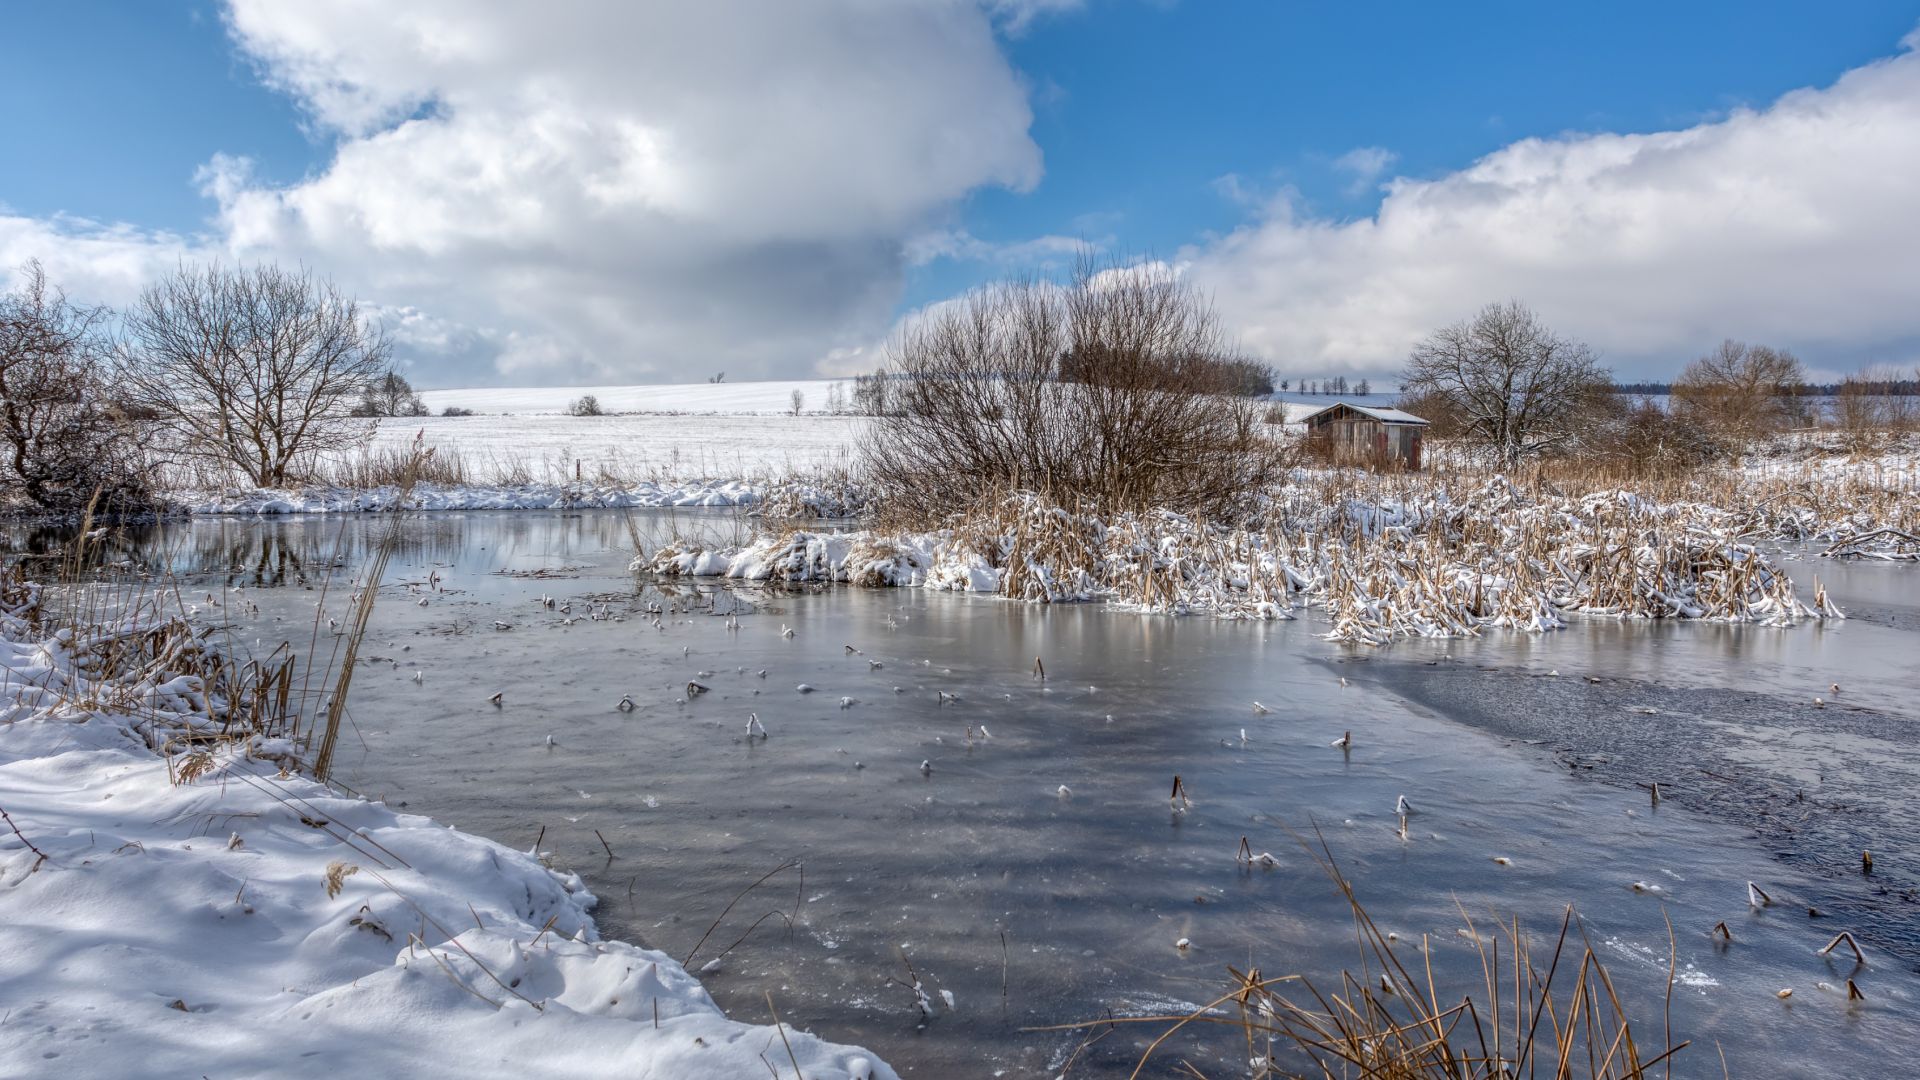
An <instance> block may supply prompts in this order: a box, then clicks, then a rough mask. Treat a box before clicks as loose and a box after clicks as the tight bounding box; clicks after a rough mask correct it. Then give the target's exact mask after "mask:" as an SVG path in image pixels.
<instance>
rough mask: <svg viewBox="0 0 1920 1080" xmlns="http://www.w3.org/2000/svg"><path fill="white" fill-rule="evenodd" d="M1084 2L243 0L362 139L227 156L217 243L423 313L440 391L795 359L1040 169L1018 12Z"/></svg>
mask: <svg viewBox="0 0 1920 1080" xmlns="http://www.w3.org/2000/svg"><path fill="white" fill-rule="evenodd" d="M1058 6H1060V4H1058V3H1050V2H1047V0H1027V2H997V3H993V4H990V5H983V4H982V3H980V2H978V0H907V2H881V0H813V2H809V3H804V4H796V3H792V2H790V0H703V2H701V3H698V4H667V3H613V2H607V0H550V2H548V3H543V4H539V5H533V6H529V5H526V4H521V3H512V2H508V0H310V2H307V3H302V4H285V3H279V2H275V0H230V3H229V5H228V8H227V11H226V18H227V24H228V27H229V30H230V32H231V34H232V36H233V38H234V40H235V41H236V42H237V43H238V44H239V46H240V48H241V49H242V51H243V52H244V53H245V54H246V55H248V56H249V57H251V58H252V59H253V60H254V61H255V63H256V65H257V67H258V69H259V71H260V72H261V74H262V77H263V78H265V79H266V80H267V81H268V82H269V83H270V84H272V85H274V86H277V87H279V88H280V89H282V90H284V91H285V92H286V93H288V94H289V95H291V96H292V97H293V98H294V99H295V100H296V101H297V102H299V103H300V105H301V106H302V108H303V109H304V110H305V111H306V113H307V116H308V122H309V124H310V125H311V127H312V128H313V129H314V131H315V132H316V133H317V134H320V135H323V136H325V137H329V138H332V139H334V140H335V142H336V149H335V153H334V156H333V158H332V160H331V162H329V164H328V165H327V166H326V168H325V169H324V170H323V171H321V172H319V173H318V174H317V175H314V176H311V177H309V178H307V179H305V180H303V181H302V182H300V183H297V184H294V185H291V186H288V187H284V188H275V187H269V186H266V185H263V184H261V183H259V182H258V181H256V180H255V179H254V178H253V177H252V176H251V174H250V173H249V171H248V168H247V163H246V162H245V161H242V160H236V159H231V158H216V159H215V160H214V161H212V162H210V163H209V164H208V166H207V168H206V170H205V171H204V173H203V175H202V177H201V180H202V183H203V185H204V188H205V190H206V192H207V193H208V195H209V196H210V197H211V198H213V199H214V200H215V201H216V203H217V205H218V208H219V209H218V215H217V218H216V219H215V222H214V231H213V233H212V238H211V239H210V240H207V241H205V242H203V243H202V244H201V245H200V246H202V247H205V248H207V249H208V250H212V251H215V252H219V253H223V254H225V255H226V257H228V258H229V259H241V260H248V261H250V260H253V259H256V258H258V259H278V260H280V261H282V262H290V261H294V260H302V261H305V262H308V263H309V264H312V265H314V266H316V267H317V268H319V269H320V270H322V271H323V272H325V273H328V274H330V275H332V276H333V277H334V278H335V279H336V280H338V281H340V282H341V283H342V284H343V285H345V286H347V287H349V288H351V289H353V290H354V291H356V292H357V293H358V294H359V295H360V297H361V298H362V299H363V300H368V301H370V302H371V303H373V304H375V305H377V306H381V307H383V308H392V309H394V310H399V309H402V308H405V309H408V310H410V311H411V312H412V313H413V314H412V315H411V316H410V317H409V321H405V322H403V323H401V324H399V325H397V326H396V327H395V329H396V334H397V336H398V337H399V339H400V341H401V343H402V345H403V346H404V347H406V348H407V349H408V350H409V351H410V352H411V353H412V355H413V360H414V364H415V368H416V371H417V372H419V373H420V374H421V376H422V379H423V381H426V382H440V383H445V382H460V381H496V382H498V381H502V380H510V381H516V382H517V381H531V382H548V383H558V382H570V381H586V382H609V381H625V380H636V381H651V380H660V379H669V380H670V379H676V378H685V377H688V376H689V375H704V374H706V373H707V372H708V371H709V370H719V369H725V370H727V371H729V372H730V373H733V374H734V376H735V377H753V376H755V375H772V374H780V373H784V374H797V373H799V372H801V371H804V370H806V369H807V368H808V367H809V366H810V365H811V364H813V363H814V362H815V361H816V360H817V359H819V358H820V357H823V356H825V355H827V354H829V353H830V352H831V350H833V349H835V348H837V347H842V346H845V345H847V344H849V343H857V342H858V341H862V340H868V339H871V338H872V337H873V336H875V334H876V333H878V332H880V331H883V330H884V328H885V326H886V323H887V320H888V319H889V317H890V315H891V314H892V309H893V306H894V305H895V304H896V303H897V299H898V296H899V292H900V288H901V282H902V275H903V273H904V270H905V267H906V266H907V260H908V258H909V253H908V251H907V245H908V243H909V242H910V241H912V240H914V239H915V238H916V237H919V236H921V235H922V234H923V233H925V232H927V231H928V230H930V229H936V228H938V227H940V226H942V225H943V224H944V223H945V221H946V220H947V218H948V216H949V215H950V213H951V209H952V207H953V206H954V205H955V203H956V201H957V200H959V199H960V198H962V197H963V196H965V195H966V194H967V193H968V192H969V191H972V190H974V189H976V188H979V187H981V186H988V185H1001V186H1005V187H1009V188H1013V189H1016V190H1025V189H1028V188H1030V187H1031V186H1032V185H1033V184H1035V183H1036V182H1037V181H1038V180H1039V177H1040V174H1041V160H1040V152H1039V149H1038V147H1037V146H1036V145H1035V144H1034V142H1033V141H1032V139H1031V138H1029V136H1028V134H1027V129H1028V126H1029V124H1030V122H1031V119H1032V116H1031V112H1030V109H1029V106H1028V102H1027V96H1026V89H1025V87H1024V85H1023V84H1022V82H1021V80H1020V79H1019V77H1018V76H1017V74H1016V73H1015V72H1014V71H1013V70H1012V69H1011V67H1010V66H1009V65H1008V63H1007V61H1006V59H1005V57H1004V56H1003V54H1002V53H1001V50H1000V46H999V42H998V41H997V40H996V38H995V24H996V21H998V22H999V23H1000V25H1002V26H1003V27H1006V26H1018V25H1023V24H1024V23H1025V22H1026V21H1027V20H1029V19H1031V18H1033V17H1034V16H1035V15H1036V14H1039V13H1043V12H1044V11H1046V10H1048V9H1050V8H1054V7H1058ZM34 224H35V223H31V222H28V223H21V222H20V221H19V220H18V219H10V220H9V222H8V224H7V226H6V227H7V228H10V229H13V230H16V231H20V232H32V231H33V228H32V226H33V225H34ZM41 224H42V228H41V232H42V234H43V235H42V236H41V237H40V239H41V240H43V241H47V242H49V243H52V242H53V241H56V240H59V239H62V238H64V239H66V240H75V239H76V238H78V237H79V235H80V234H81V233H83V232H86V231H87V230H85V229H74V228H71V227H63V226H61V225H60V224H59V223H51V224H48V223H41ZM107 239H111V238H103V242H104V240H107ZM122 239H124V240H126V241H127V243H129V244H131V245H132V247H130V248H126V250H125V251H120V254H121V255H126V254H127V252H130V251H133V250H137V249H138V248H139V242H140V240H141V239H142V238H140V237H138V236H127V237H124V238H122ZM146 239H150V240H151V239H154V238H146ZM162 239H163V240H164V239H165V238H162ZM103 242H95V243H92V246H91V247H89V248H88V249H87V250H90V251H94V252H96V253H98V252H102V251H105V250H107V248H108V247H111V244H106V245H105V246H103ZM167 243H172V246H174V247H191V246H193V245H188V244H185V242H177V243H173V242H171V241H167ZM167 243H161V244H160V246H163V247H164V246H167ZM8 250H9V251H11V250H12V245H10V246H9V248H8ZM115 250H116V251H119V250H120V249H115ZM74 258H75V259H76V260H78V261H80V262H85V261H86V259H85V257H84V256H82V255H79V254H76V255H75V256H74ZM136 261H137V259H136ZM150 261H151V260H150ZM159 261H160V262H163V263H170V262H171V259H170V258H161V259H160V260H159ZM99 272H100V273H107V271H105V270H101V271H99Z"/></svg>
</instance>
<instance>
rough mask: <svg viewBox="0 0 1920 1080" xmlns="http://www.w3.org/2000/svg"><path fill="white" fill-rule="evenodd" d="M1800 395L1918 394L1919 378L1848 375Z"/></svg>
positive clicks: (1628, 386)
mask: <svg viewBox="0 0 1920 1080" xmlns="http://www.w3.org/2000/svg"><path fill="white" fill-rule="evenodd" d="M1613 392H1614V393H1616V394H1642V395H1660V394H1671V393H1673V384H1672V383H1663V382H1636V383H1614V384H1613ZM1794 392H1795V394H1797V395H1798V396H1800V397H1838V396H1840V395H1841V394H1842V393H1855V394H1868V395H1872V396H1875V397H1920V379H1848V380H1847V381H1845V382H1837V383H1801V384H1800V385H1799V387H1798V388H1797V389H1796V390H1795V391H1794Z"/></svg>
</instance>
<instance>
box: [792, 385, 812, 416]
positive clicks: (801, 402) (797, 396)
mask: <svg viewBox="0 0 1920 1080" xmlns="http://www.w3.org/2000/svg"><path fill="white" fill-rule="evenodd" d="M787 404H788V405H791V406H792V407H793V415H795V416H799V415H800V410H801V409H804V408H806V407H807V395H805V394H803V393H801V392H800V391H798V390H795V391H794V392H793V393H791V394H789V395H788V396H787Z"/></svg>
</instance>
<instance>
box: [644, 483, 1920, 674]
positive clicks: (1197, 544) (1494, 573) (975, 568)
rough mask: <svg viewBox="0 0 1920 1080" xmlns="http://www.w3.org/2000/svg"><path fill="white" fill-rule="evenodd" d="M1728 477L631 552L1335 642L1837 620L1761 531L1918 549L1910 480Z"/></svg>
mask: <svg viewBox="0 0 1920 1080" xmlns="http://www.w3.org/2000/svg"><path fill="white" fill-rule="evenodd" d="M1718 483H1720V484H1722V485H1723V486H1720V487H1718V488H1707V487H1704V486H1702V485H1701V484H1699V483H1698V482H1695V483H1694V484H1693V485H1692V488H1691V490H1685V489H1682V488H1680V487H1679V486H1677V485H1672V486H1670V489H1669V491H1668V492H1666V494H1668V496H1669V497H1668V498H1665V499H1662V498H1658V497H1654V496H1652V495H1649V494H1646V493H1643V492H1636V491H1632V490H1627V489H1625V488H1620V487H1612V488H1604V489H1599V490H1590V491H1587V492H1586V493H1583V494H1569V493H1567V492H1568V490H1569V489H1577V486H1578V485H1573V484H1570V483H1567V482H1566V478H1565V477H1561V478H1558V480H1557V481H1548V480H1545V479H1542V478H1541V477H1540V476H1538V475H1537V474H1536V475H1534V476H1532V477H1529V478H1526V479H1524V480H1522V481H1515V480H1513V479H1510V478H1509V477H1507V476H1504V475H1498V474H1495V475H1477V476H1465V477H1462V476H1454V477H1446V478H1425V477H1385V478H1382V477H1370V476H1368V475H1367V474H1362V473H1356V472H1351V471H1346V472H1340V471H1322V472H1306V471H1304V470H1303V471H1302V472H1300V473H1298V474H1296V475H1295V477H1294V482H1293V483H1290V484H1288V485H1286V486H1284V487H1281V488H1279V489H1276V490H1275V491H1274V492H1273V493H1272V494H1271V496H1270V498H1269V499H1268V501H1267V503H1266V505H1265V507H1264V509H1263V510H1262V512H1261V513H1260V514H1259V515H1258V516H1257V517H1255V518H1253V519H1251V520H1249V521H1247V522H1243V523H1240V524H1236V525H1223V524H1218V523H1212V522H1207V521H1201V520H1196V519H1193V518H1190V517H1186V516H1182V515H1179V514H1174V513H1170V512H1167V511H1136V512H1130V513H1121V514H1112V515H1107V516H1105V517H1101V516H1096V515H1093V514H1088V513H1080V512H1077V511H1075V510H1072V509H1069V508H1067V507H1063V506H1060V505H1057V504H1055V503H1053V502H1051V501H1049V500H1047V499H1045V498H1043V497H1041V496H1038V495H1035V494H1033V493H1030V492H1005V493H1002V494H1000V495H998V496H996V497H994V498H992V499H990V500H987V501H986V502H985V503H984V504H983V505H982V506H979V507H976V508H974V509H973V510H971V511H969V512H967V513H965V514H959V515H955V516H954V517H953V518H952V519H951V520H950V521H949V522H947V523H945V527H942V528H937V529H931V530H901V529H889V530H876V529H869V530H863V531H858V532H851V533H838V534H829V533H822V532H817V531H810V530H808V529H806V528H803V527H801V526H800V525H798V524H796V523H795V522H793V521H791V520H789V521H788V522H787V524H786V525H785V526H783V527H781V528H778V529H774V530H769V531H768V532H766V533H765V534H763V535H762V536H760V537H759V538H757V539H756V540H754V541H753V542H751V543H748V544H746V545H743V546H738V547H714V546H710V545H705V544H701V543H699V542H697V541H686V540H683V541H679V542H676V543H671V544H667V545H665V546H663V547H661V548H660V549H658V550H656V551H654V552H652V553H651V554H650V555H646V556H643V557H641V558H639V559H636V560H635V564H634V565H635V569H640V570H648V571H652V572H655V573H660V574H667V575H716V576H724V577H732V578H741V579H748V580H776V581H796V582H797V581H843V582H851V583H854V584H860V585H870V586H902V587H919V588H935V589H951V590H959V591H971V592H981V593H994V594H997V595H1000V596H1004V597H1008V598H1010V599H1017V600H1025V601H1032V602H1043V603H1044V602H1065V601H1076V600H1093V599H1101V600H1105V601H1108V602H1110V603H1112V604H1114V605H1117V606H1121V607H1124V608H1129V609H1132V610H1137V611H1142V612H1163V613H1174V614H1185V613H1195V614H1201V613H1204V614H1213V615H1218V616H1225V617H1231V618H1291V617H1292V615H1291V613H1292V612H1293V611H1294V610H1295V609H1297V608H1299V607H1301V606H1318V607H1321V608H1322V609H1324V611H1325V612H1326V614H1327V616H1328V617H1329V619H1330V620H1331V622H1332V629H1331V633H1330V635H1329V636H1330V637H1332V638H1334V639H1336V640H1343V641H1353V642H1360V643H1367V644H1385V643H1387V642H1390V641H1392V640H1394V639H1395V638H1398V637H1458V636H1468V635H1473V634H1477V633H1478V632H1479V631H1480V630H1481V629H1483V628H1486V627H1500V628H1507V629H1515V630H1524V631H1544V630H1551V629H1555V628H1558V627H1561V626H1563V625H1565V623H1564V618H1565V616H1566V615H1568V614H1581V615H1589V616H1607V617H1616V618H1690V619H1708V620H1715V621H1723V622H1753V623H1761V624H1766V625H1774V626H1784V625H1790V624H1792V623H1794V622H1796V621H1799V620H1803V619H1822V618H1838V617H1843V616H1842V615H1841V612H1840V611H1839V610H1838V609H1837V608H1836V607H1834V606H1833V605H1832V604H1831V603H1829V602H1827V601H1826V599H1825V597H1824V594H1821V593H1818V592H1816V594H1815V595H1814V596H1812V597H1811V598H1809V599H1808V600H1802V599H1801V598H1800V596H1799V595H1798V594H1797V593H1796V591H1795V587H1794V583H1793V581H1792V580H1791V578H1790V577H1789V576H1788V575H1787V574H1786V573H1785V572H1784V571H1783V570H1782V569H1781V568H1780V567H1779V566H1778V565H1777V564H1776V563H1775V562H1774V561H1773V559H1771V558H1770V557H1769V556H1768V554H1767V553H1766V552H1764V551H1762V550H1760V549H1759V548H1758V547H1757V546H1756V544H1757V543H1758V542H1761V541H1765V540H1802V539H1814V538H1818V539H1822V540H1831V541H1834V542H1835V546H1834V547H1833V548H1831V549H1829V551H1828V552H1827V553H1828V554H1852V553H1859V552H1860V551H1863V550H1864V551H1879V552H1897V551H1898V550H1899V545H1903V544H1908V545H1911V544H1912V536H1911V532H1912V530H1911V529H1910V528H1905V527H1904V526H1907V525H1909V524H1911V523H1912V519H1913V517H1914V507H1915V497H1914V495H1913V493H1912V492H1909V491H1889V490H1887V489H1884V488H1879V489H1876V488H1872V487H1871V486H1854V487H1848V486H1846V485H1834V484H1828V485H1809V484H1800V485H1799V486H1792V484H1791V483H1785V484H1782V483H1776V484H1773V485H1752V484H1748V485H1745V486H1742V485H1739V484H1737V483H1734V482H1732V481H1726V480H1722V481H1719V482H1718ZM1769 488H1778V490H1768V489H1769ZM1689 496H1691V497H1689ZM1889 522H1891V523H1894V524H1888V523H1889ZM1848 545H1851V547H1848ZM1910 549H1912V548H1910ZM1896 557H1897V556H1896Z"/></svg>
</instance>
